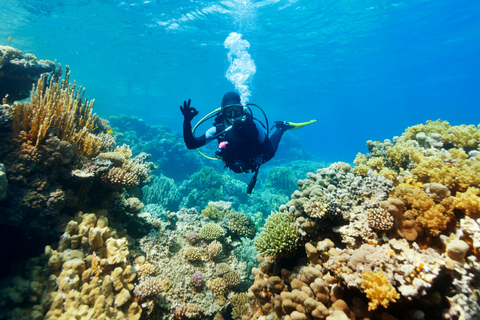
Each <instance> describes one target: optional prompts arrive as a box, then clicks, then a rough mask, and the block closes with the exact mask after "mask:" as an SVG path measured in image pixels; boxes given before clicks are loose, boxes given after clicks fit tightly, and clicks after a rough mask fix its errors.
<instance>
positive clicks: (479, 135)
mask: <svg viewBox="0 0 480 320" xmlns="http://www.w3.org/2000/svg"><path fill="white" fill-rule="evenodd" d="M420 132H424V133H425V134H426V135H427V136H430V135H432V133H439V134H440V135H441V136H442V140H443V142H444V143H450V144H453V145H454V146H455V147H461V148H469V147H477V146H478V144H479V142H480V129H479V127H478V126H477V127H475V126H474V125H468V126H467V125H464V124H462V125H460V126H450V123H449V122H448V121H442V120H440V119H438V120H437V121H431V120H428V121H427V122H426V125H423V124H418V125H415V126H413V127H409V128H407V130H405V132H404V133H403V134H402V136H403V137H405V139H407V140H413V139H415V138H416V135H417V134H418V133H420Z"/></svg>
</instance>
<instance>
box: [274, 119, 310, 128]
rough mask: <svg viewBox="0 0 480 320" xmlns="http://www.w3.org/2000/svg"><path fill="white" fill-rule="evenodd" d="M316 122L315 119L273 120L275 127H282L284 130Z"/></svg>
mask: <svg viewBox="0 0 480 320" xmlns="http://www.w3.org/2000/svg"><path fill="white" fill-rule="evenodd" d="M315 122H317V119H313V120H310V121H307V122H290V121H275V124H276V126H277V127H283V128H284V129H286V130H294V129H300V128H303V127H305V126H306V125H309V124H312V123H315Z"/></svg>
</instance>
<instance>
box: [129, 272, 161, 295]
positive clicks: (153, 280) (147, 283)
mask: <svg viewBox="0 0 480 320" xmlns="http://www.w3.org/2000/svg"><path fill="white" fill-rule="evenodd" d="M165 287H166V286H165V282H164V281H163V280H162V279H161V278H159V277H142V278H141V279H140V282H139V283H138V284H137V285H135V290H134V294H135V296H144V297H146V296H153V295H156V294H158V293H160V292H162V291H164V290H165ZM167 288H168V287H167Z"/></svg>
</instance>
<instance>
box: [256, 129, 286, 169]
mask: <svg viewBox="0 0 480 320" xmlns="http://www.w3.org/2000/svg"><path fill="white" fill-rule="evenodd" d="M284 132H285V130H284V129H282V128H277V130H275V132H274V133H273V134H272V135H271V136H270V137H266V139H265V142H264V143H263V148H262V149H263V150H262V154H263V162H267V161H269V160H270V159H272V158H273V156H274V155H275V153H276V152H277V149H278V145H279V143H280V139H281V138H282V135H283V133H284Z"/></svg>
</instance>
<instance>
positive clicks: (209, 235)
mask: <svg viewBox="0 0 480 320" xmlns="http://www.w3.org/2000/svg"><path fill="white" fill-rule="evenodd" d="M224 234H225V230H223V228H222V227H220V226H219V225H218V224H216V223H207V224H206V225H204V226H203V228H202V230H200V237H201V238H202V239H206V240H215V239H217V238H219V237H221V236H223V235H224Z"/></svg>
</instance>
